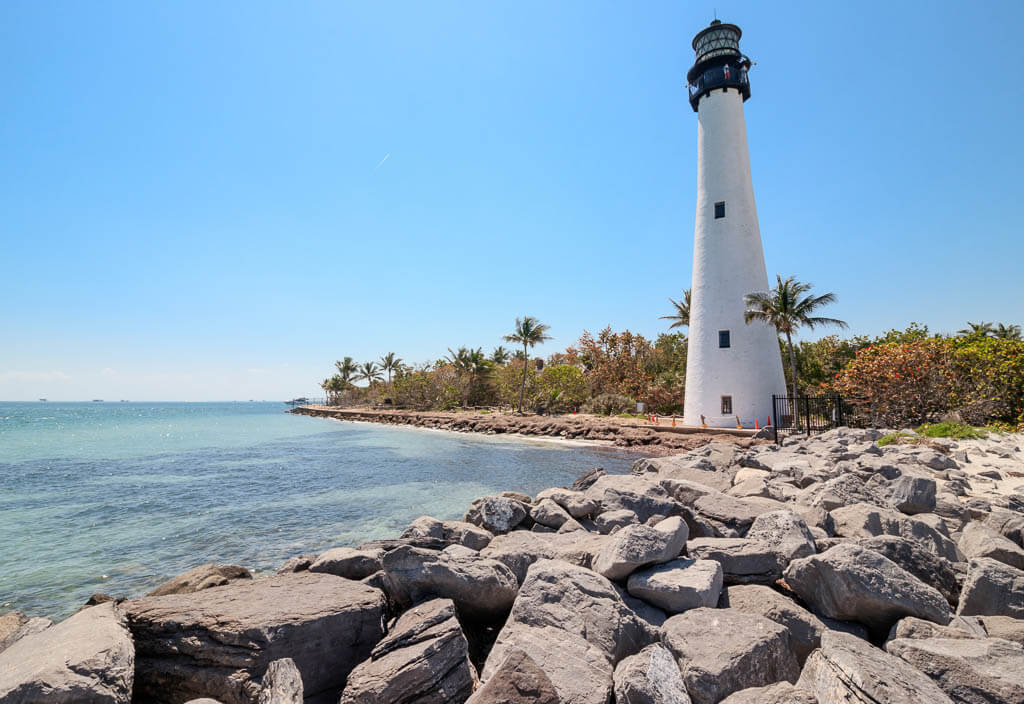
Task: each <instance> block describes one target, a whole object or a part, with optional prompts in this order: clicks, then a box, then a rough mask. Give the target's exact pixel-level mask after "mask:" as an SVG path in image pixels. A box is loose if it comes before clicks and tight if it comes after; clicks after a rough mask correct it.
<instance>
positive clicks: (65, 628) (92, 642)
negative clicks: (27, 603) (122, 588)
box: [0, 602, 135, 704]
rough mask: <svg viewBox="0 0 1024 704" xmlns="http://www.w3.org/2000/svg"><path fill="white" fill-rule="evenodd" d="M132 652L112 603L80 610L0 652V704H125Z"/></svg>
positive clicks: (132, 674)
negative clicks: (3, 703)
mask: <svg viewBox="0 0 1024 704" xmlns="http://www.w3.org/2000/svg"><path fill="white" fill-rule="evenodd" d="M134 677H135V648H134V647H133V645H132V639H131V635H130V634H129V633H128V629H127V628H125V622H124V616H123V615H122V614H121V613H120V612H119V611H118V610H117V608H116V607H115V606H114V604H113V603H109V602H108V603H106V604H100V605H99V606H92V607H89V608H87V609H83V610H82V611H79V612H78V613H76V614H75V615H74V616H72V617H70V618H68V619H67V620H65V621H62V622H60V623H58V624H57V625H55V626H53V627H51V628H47V629H45V630H43V631H41V632H38V633H34V634H32V635H27V636H25V637H24V638H20V639H19V640H17V641H16V642H14V643H13V644H12V645H11V646H10V647H8V648H7V649H6V650H4V651H3V652H2V653H0V701H2V702H12V704H13V703H14V702H17V703H19V704H36V703H38V704H43V703H46V704H108V703H110V704H128V702H130V701H131V699H132V682H133V679H134Z"/></svg>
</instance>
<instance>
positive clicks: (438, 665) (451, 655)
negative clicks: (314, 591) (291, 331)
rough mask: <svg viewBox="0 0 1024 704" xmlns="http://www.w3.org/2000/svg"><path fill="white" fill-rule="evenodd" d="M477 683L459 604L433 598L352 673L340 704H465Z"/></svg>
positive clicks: (403, 617)
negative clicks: (461, 625)
mask: <svg viewBox="0 0 1024 704" xmlns="http://www.w3.org/2000/svg"><path fill="white" fill-rule="evenodd" d="M477 684H478V680H477V675H476V670H475V669H474V668H473V665H472V664H471V663H470V661H469V644H468V642H467V641H466V637H465V636H464V635H463V633H462V628H461V627H460V626H459V621H458V619H457V618H456V615H455V604H454V603H453V602H452V601H451V600H450V599H433V600H431V601H427V602H424V603H422V604H418V605H416V606H414V607H412V608H411V609H409V610H408V611H406V612H405V613H404V614H402V615H401V617H399V619H398V621H397V622H396V623H395V625H394V626H393V627H392V629H391V632H390V633H388V635H387V637H386V638H384V639H383V640H382V641H380V642H379V643H378V644H377V645H376V647H374V649H373V652H372V653H371V654H370V659H368V660H364V661H363V662H362V663H360V664H359V665H357V666H356V668H355V669H354V670H352V674H350V675H349V677H348V683H347V684H346V685H345V691H344V693H343V694H342V695H341V704H456V703H457V704H462V702H464V701H465V700H466V699H467V698H468V697H469V695H470V694H472V693H473V690H474V689H475V688H476V686H477Z"/></svg>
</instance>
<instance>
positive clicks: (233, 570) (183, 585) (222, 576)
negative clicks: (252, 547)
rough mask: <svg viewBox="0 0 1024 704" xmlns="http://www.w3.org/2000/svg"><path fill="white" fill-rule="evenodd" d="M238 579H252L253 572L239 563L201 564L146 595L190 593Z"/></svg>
mask: <svg viewBox="0 0 1024 704" xmlns="http://www.w3.org/2000/svg"><path fill="white" fill-rule="evenodd" d="M238 579H252V574H250V572H249V570H247V569H245V568H244V567H240V566H239V565H214V564H208V565H199V567H196V568H195V569H191V570H189V571H188V572H185V573H183V574H179V575H178V576H177V577H174V578H173V579H171V580H168V581H167V582H164V583H163V584H161V585H160V586H159V587H157V588H156V589H154V590H153V591H151V592H150V593H149V594H147V595H146V596H165V595H167V594H190V593H192V592H198V591H200V590H203V589H209V588H210V587H221V586H223V585H225V584H229V583H230V582H233V581H235V580H238Z"/></svg>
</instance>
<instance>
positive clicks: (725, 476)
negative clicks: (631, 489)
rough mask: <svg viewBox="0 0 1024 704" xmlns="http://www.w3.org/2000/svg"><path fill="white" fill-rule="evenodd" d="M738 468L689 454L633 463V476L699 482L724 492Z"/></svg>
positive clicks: (731, 482) (730, 484) (729, 485)
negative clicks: (649, 475) (647, 475)
mask: <svg viewBox="0 0 1024 704" xmlns="http://www.w3.org/2000/svg"><path fill="white" fill-rule="evenodd" d="M737 469H738V467H737V466H730V465H725V464H722V465H718V464H716V463H715V462H714V461H712V460H711V459H710V458H708V457H701V456H694V455H691V454H689V453H687V454H684V455H672V456H669V457H652V458H647V459H642V460H637V461H636V462H634V463H633V474H635V475H641V476H643V475H645V474H653V475H655V476H657V477H658V478H659V479H681V480H684V481H693V482H699V483H701V484H706V485H707V486H709V487H711V488H713V489H715V490H717V491H725V490H726V489H728V488H729V487H731V486H732V484H733V477H734V475H735V474H736V471H737Z"/></svg>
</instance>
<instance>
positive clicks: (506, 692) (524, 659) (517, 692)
mask: <svg viewBox="0 0 1024 704" xmlns="http://www.w3.org/2000/svg"><path fill="white" fill-rule="evenodd" d="M466 704H560V700H559V698H558V692H557V691H556V690H555V686H554V685H553V684H552V683H551V680H550V679H549V678H548V676H547V675H546V674H544V670H542V669H541V668H540V666H538V665H537V663H536V662H534V660H533V658H531V657H530V656H529V655H527V654H526V652H525V651H522V650H512V651H511V652H509V654H508V656H507V657H506V658H505V660H504V661H503V662H502V663H501V665H499V666H498V668H497V669H496V670H495V671H494V674H493V675H491V678H490V679H489V680H487V682H485V683H484V685H483V686H482V687H480V689H478V690H476V692H474V693H473V696H471V697H470V698H469V699H467V700H466Z"/></svg>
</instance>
